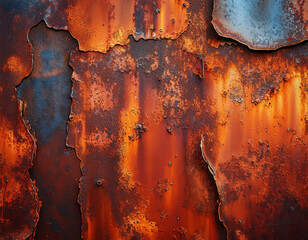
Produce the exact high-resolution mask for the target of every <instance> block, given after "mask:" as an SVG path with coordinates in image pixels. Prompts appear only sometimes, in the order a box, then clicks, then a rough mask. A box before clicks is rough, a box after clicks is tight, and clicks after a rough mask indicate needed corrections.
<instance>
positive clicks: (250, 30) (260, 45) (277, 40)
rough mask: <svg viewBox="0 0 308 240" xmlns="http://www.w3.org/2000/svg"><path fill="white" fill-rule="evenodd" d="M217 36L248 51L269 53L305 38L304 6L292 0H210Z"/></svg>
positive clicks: (307, 24) (306, 19)
mask: <svg viewBox="0 0 308 240" xmlns="http://www.w3.org/2000/svg"><path fill="white" fill-rule="evenodd" d="M213 25H214V27H215V29H216V31H217V32H218V34H219V35H221V36H224V37H229V38H233V39H235V40H237V41H239V42H241V43H244V44H245V45H247V46H248V47H249V48H252V49H258V50H271V49H277V48H280V47H284V46H289V45H294V44H297V43H300V42H302V41H305V40H307V39H308V3H307V1H293V0H257V1H255V0H252V1H250V0H249V1H247V0H240V1H229V0H214V10H213Z"/></svg>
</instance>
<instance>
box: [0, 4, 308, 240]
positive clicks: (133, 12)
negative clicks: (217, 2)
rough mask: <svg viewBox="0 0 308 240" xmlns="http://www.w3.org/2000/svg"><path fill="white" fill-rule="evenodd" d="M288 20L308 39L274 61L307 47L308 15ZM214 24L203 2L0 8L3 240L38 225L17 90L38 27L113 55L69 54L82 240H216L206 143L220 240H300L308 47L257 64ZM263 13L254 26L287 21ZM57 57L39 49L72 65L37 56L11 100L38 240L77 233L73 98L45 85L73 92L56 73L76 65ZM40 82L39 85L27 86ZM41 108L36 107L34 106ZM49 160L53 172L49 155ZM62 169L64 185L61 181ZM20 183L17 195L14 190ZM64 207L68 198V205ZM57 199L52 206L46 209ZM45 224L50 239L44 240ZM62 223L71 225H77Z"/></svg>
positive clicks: (259, 57)
mask: <svg viewBox="0 0 308 240" xmlns="http://www.w3.org/2000/svg"><path fill="white" fill-rule="evenodd" d="M285 2H286V1H285ZM260 3H261V2H260ZM269 3H270V2H265V1H263V2H262V4H269ZM262 4H261V5H262ZM239 6H240V5H239ZM275 6H276V5H275ZM277 6H278V5H277ZM297 6H299V7H298V9H299V11H302V12H301V13H299V12H296V11H297V10H294V11H293V10H292V11H293V12H292V11H291V13H292V14H293V13H294V12H296V14H295V15H296V16H302V18H301V19H299V18H298V19H299V20H298V19H297V18H296V17H295V18H292V17H290V19H291V20H292V21H293V20H294V19H295V20H294V21H295V22H296V21H298V23H300V24H298V25H296V27H294V25H293V26H291V25H289V24H288V23H287V24H285V25H284V26H282V28H283V27H284V29H283V31H284V30H285V28H287V27H290V26H291V28H290V31H288V32H287V33H288V34H291V36H292V34H293V33H294V32H297V33H301V32H302V33H304V35H303V34H302V35H301V34H296V35H295V37H294V36H293V38H289V36H288V37H287V38H285V39H284V40H285V42H284V43H282V42H281V41H278V40H275V41H273V42H271V43H272V44H273V45H274V47H273V46H272V47H271V48H277V47H280V46H284V45H289V44H294V43H297V42H300V41H302V40H303V39H305V37H306V35H305V34H306V31H307V30H306V29H305V24H306V22H305V21H306V20H305V19H306V15H307V14H306V12H307V10H306V9H307V5H305V2H299V3H298V4H297V3H296V4H294V5H293V6H292V7H294V8H293V9H296V8H297ZM215 9H216V6H215ZM259 9H261V8H259ZM212 10H213V5H212V2H211V1H193V0H191V1H189V3H188V2H184V1H141V0H140V1H127V2H125V4H123V1H121V2H120V1H107V0H106V1H99V2H98V1H81V0H75V1H70V2H68V1H44V2H42V3H41V2H40V1H7V2H2V3H1V7H0V13H1V14H0V17H1V20H0V23H1V43H3V44H2V45H1V53H2V54H3V56H5V57H4V58H1V60H0V61H1V65H0V66H1V69H0V70H1V73H0V74H1V75H0V76H1V79H0V99H1V102H0V115H1V123H2V124H1V128H2V132H3V134H2V135H3V136H2V138H1V141H2V145H0V146H1V147H0V153H1V154H2V156H5V158H3V157H2V158H1V166H5V167H3V168H1V170H2V169H3V171H2V172H1V177H2V178H1V179H2V180H1V193H5V194H2V195H1V196H2V199H6V200H5V201H4V200H2V210H3V211H2V212H3V214H2V216H4V217H2V218H1V225H0V227H1V228H0V229H1V231H0V234H1V235H0V238H4V239H7V238H10V237H15V238H16V239H24V238H25V237H26V236H29V235H30V234H31V233H33V231H34V228H35V226H36V223H37V221H38V209H39V202H38V199H37V193H36V189H35V187H34V184H33V182H31V180H30V178H29V174H28V169H29V168H30V163H31V154H32V150H33V148H34V147H35V144H33V141H32V139H31V136H30V135H28V134H27V132H26V128H25V127H24V125H23V123H22V121H21V118H20V112H19V111H18V108H17V105H18V104H17V100H16V99H17V96H16V90H15V89H14V86H15V85H17V84H19V83H20V82H21V80H22V79H23V78H24V77H27V76H28V75H29V74H30V70H31V63H32V62H31V52H30V45H28V43H27V33H28V31H29V30H30V28H31V27H32V26H34V25H35V24H37V23H38V22H39V21H40V20H41V19H44V20H45V21H46V23H47V25H48V26H49V27H54V28H56V29H67V30H69V31H70V32H71V33H72V35H73V36H74V37H76V39H77V41H78V42H79V44H80V46H79V48H80V49H81V50H84V51H88V50H94V51H101V52H103V53H106V51H107V50H108V49H109V48H111V49H110V50H109V51H108V52H107V53H106V54H101V53H98V52H95V53H94V52H87V53H82V52H79V51H75V52H74V53H73V54H72V59H71V66H72V67H73V68H74V84H73V93H72V97H73V104H72V108H71V115H70V120H71V122H70V127H69V129H68V139H67V143H68V144H69V145H71V146H73V147H75V149H76V152H77V155H78V157H79V158H80V160H81V170H82V175H83V176H82V178H81V182H80V196H79V202H80V205H81V211H82V221H83V225H82V236H83V238H84V239H102V238H103V239H110V238H120V239H121V238H122V239H131V238H137V239H138V238H141V239H156V238H162V239H164V238H174V239H202V238H204V239H222V238H225V233H224V228H223V227H222V224H221V223H220V222H219V221H218V216H217V204H216V199H217V193H216V188H215V182H214V181H213V179H212V177H211V175H210V174H209V172H208V171H207V169H206V164H205V163H204V162H203V160H202V156H201V151H200V148H199V144H200V141H201V136H203V138H202V139H203V140H202V152H203V156H204V158H205V160H206V161H207V162H208V163H209V165H210V166H211V167H212V168H211V170H212V171H213V173H214V174H215V176H214V178H215V181H216V185H217V188H218V192H219V196H220V199H221V208H220V210H219V214H220V217H221V219H222V220H223V222H224V224H225V226H226V228H227V230H228V236H229V239H251V238H253V239H262V238H269V239H275V238H278V239H290V238H298V239H301V238H304V237H305V236H307V230H306V225H307V205H308V204H307V196H306V194H305V192H307V184H306V182H307V174H306V172H307V161H305V160H306V159H307V150H306V149H307V147H306V145H307V132H308V130H307V129H308V126H307V122H308V120H307V96H306V95H307V94H306V92H307V73H306V72H307V52H308V51H307V43H304V44H300V45H298V46H293V47H292V48H285V49H281V50H279V51H272V52H256V51H251V50H249V49H247V47H245V46H242V45H240V44H237V43H235V42H234V41H233V40H231V39H225V38H222V37H219V36H218V35H217V34H216V32H215V30H214V28H213V26H212V24H211V15H212ZM268 10H269V11H268V12H262V14H263V15H266V14H267V13H270V14H272V13H275V14H276V13H278V15H279V14H280V12H277V11H274V10H275V8H273V9H272V8H271V9H270V8H268ZM283 10H286V8H284V9H283ZM215 11H216V10H215ZM248 12H249V11H248ZM249 14H250V13H249ZM275 14H274V15H271V16H274V17H275ZM293 15H294V14H293ZM295 15H294V16H295ZM266 16H268V15H266ZM276 16H277V15H276ZM281 16H283V17H285V15H281ZM233 17H237V16H233ZM249 17H254V12H253V13H252V14H251V15H249ZM248 19H250V18H248ZM273 19H274V18H273ZM214 20H215V14H214ZM188 22H189V23H190V24H189V25H188ZM262 23H264V22H262V21H261V24H262ZM290 24H292V22H291V23H290ZM239 26H240V25H239ZM275 27H278V26H275ZM247 29H248V30H249V29H251V28H247ZM277 33H279V31H278V32H277ZM129 35H132V36H133V38H134V39H140V38H144V39H157V40H159V41H143V40H139V41H138V42H135V41H134V40H133V38H130V40H127V38H128V36H129ZM276 35H277V36H278V37H279V34H276ZM276 35H275V36H276ZM37 36H38V37H39V36H40V35H37ZM58 36H59V35H58ZM266 36H267V35H264V37H266ZM271 36H272V35H271ZM302 36H304V38H303V37H302ZM48 38H51V39H52V37H50V35H49V37H48ZM163 38H171V39H173V40H168V41H167V40H162V39H163ZM234 38H235V37H234ZM255 39H256V40H258V39H257V38H255ZM286 39H287V42H286ZM294 39H296V41H295V40H294ZM299 39H301V40H299ZM237 40H238V41H240V40H239V39H237ZM69 41H71V40H69ZM47 42H48V41H47ZM42 43H44V41H42ZM265 43H266V44H268V43H269V42H266V41H265ZM62 44H63V46H62ZM117 44H121V45H126V46H125V47H121V46H116V45H117ZM246 44H247V45H248V46H249V47H252V46H250V45H249V44H248V43H246ZM279 44H280V45H279ZM56 45H57V44H56ZM65 46H66V43H64V42H63V43H61V46H54V45H52V44H51V46H50V47H48V46H46V42H45V45H44V44H43V46H42V48H45V49H53V50H54V49H58V47H59V48H60V49H62V50H63V51H62V50H61V51H60V52H62V53H64V52H65V54H64V55H65V56H64V55H63V54H62V55H61V54H60V55H59V56H58V57H57V55H55V56H54V55H53V54H51V55H50V56H53V57H47V58H45V60H44V54H41V56H40V58H41V60H40V59H39V58H38V59H37V60H34V65H33V67H34V68H33V72H32V74H31V75H30V76H29V78H27V79H25V80H24V82H23V84H22V85H21V86H20V87H21V88H18V89H19V90H18V91H21V89H22V88H24V90H23V91H21V92H23V94H21V95H20V96H19V97H20V98H23V100H24V101H25V103H24V105H23V109H24V111H25V112H24V117H23V118H24V119H28V120H29V121H30V124H31V125H33V128H32V133H33V134H34V133H35V134H36V135H35V137H36V138H37V140H38V148H39V149H38V151H37V165H36V167H35V168H34V170H33V178H35V179H37V181H38V185H39V186H40V188H41V190H40V193H41V194H42V200H43V206H44V204H45V207H43V210H42V220H41V222H40V224H41V225H40V224H39V230H38V231H37V233H38V235H37V238H43V239H44V238H46V236H48V237H50V238H56V237H57V238H59V236H60V235H59V234H63V235H62V236H61V237H63V238H68V237H67V236H68V235H65V233H62V232H61V230H59V229H69V228H72V227H73V225H70V226H68V225H66V224H67V223H65V221H64V219H65V216H68V215H70V214H71V213H72V212H71V213H66V212H65V210H66V208H65V210H64V209H63V208H62V209H60V208H61V205H62V204H63V203H64V202H66V201H67V203H68V202H70V201H71V200H72V196H75V195H76V192H75V191H74V190H72V189H70V190H69V188H70V187H71V186H72V185H74V184H76V179H75V178H76V176H79V175H80V172H79V170H78V172H77V168H76V165H75V164H76V158H75V156H72V154H73V152H72V150H70V149H69V148H67V147H66V146H65V144H64V142H63V140H64V137H65V130H64V123H65V121H66V120H65V119H66V118H67V110H68V104H69V103H70V101H69V100H68V98H67V97H68V95H67V94H68V93H69V87H70V84H68V82H67V81H66V83H65V84H63V89H61V86H62V85H57V81H54V82H52V80H55V79H54V78H53V77H54V76H62V75H61V74H62V73H61V71H62V70H63V69H65V70H64V72H65V74H64V75H65V76H64V75H63V77H64V78H65V79H66V80H67V77H69V75H70V71H67V68H66V67H64V65H65V64H67V62H66V61H67V54H68V52H69V51H70V49H66V50H64V49H63V48H62V47H64V48H65ZM34 51H38V48H34ZM34 55H35V54H34ZM37 55H39V54H37ZM47 55H48V54H47ZM34 57H35V56H34ZM51 59H53V60H51ZM55 59H59V60H55ZM60 59H61V60H60ZM57 61H59V62H61V64H62V65H61V64H60V65H61V67H60V69H62V70H61V71H60V72H57V71H53V70H52V69H53V68H52V69H51V70H52V71H50V69H49V68H48V67H49V66H56V65H57ZM62 61H63V62H62ZM40 62H42V63H44V64H45V65H44V64H43V65H44V67H43V68H42V66H40V64H39V63H40ZM65 62H66V63H65ZM36 64H37V65H36ZM39 69H42V70H43V71H42V72H36V71H39ZM56 69H58V70H59V68H56ZM46 73H47V75H46V76H45V74H46ZM64 78H63V79H64ZM38 79H42V82H44V81H45V82H47V83H48V84H47V85H49V84H51V85H49V86H52V87H51V88H50V89H48V91H47V90H46V92H45V90H44V89H45V88H44V87H43V86H42V85H41V86H40V87H39V88H36V87H35V86H36V85H37V84H35V82H36V80H38ZM48 79H49V80H48ZM56 79H58V80H59V78H56ZM26 82H28V84H26ZM26 85H27V87H25V86H26ZM39 85H40V84H39ZM53 88H54V89H56V90H55V91H56V92H57V96H56V97H55V96H53V97H49V98H47V95H46V96H44V94H46V93H47V92H49V93H51V94H53V93H54V91H52V90H53ZM31 89H32V90H31ZM35 89H37V91H36V90H35ZM33 90H34V91H33ZM62 90H63V94H61V91H62ZM21 92H20V93H21ZM36 92H38V93H41V92H43V96H40V97H37V95H36ZM58 94H59V95H58ZM32 96H33V97H32ZM59 96H61V97H59ZM39 99H42V100H43V103H44V101H47V104H46V105H44V104H43V105H44V106H45V108H43V105H40V104H39V103H35V101H38V100H39ZM26 104H27V106H26ZM52 105H54V108H51V107H50V106H52ZM60 106H61V107H60ZM58 107H60V108H61V111H58V110H59V108H58ZM57 109H58V110H57ZM59 112H60V114H59ZM57 114H58V115H57ZM35 115H37V118H36V116H35ZM39 116H40V117H39ZM42 116H43V117H44V118H42ZM52 116H55V117H52ZM56 116H58V117H56ZM49 117H50V119H49ZM41 118H42V119H41ZM51 119H53V120H55V121H53V120H52V121H50V120H51ZM57 119H60V121H59V122H57ZM44 125H49V127H48V128H44V127H41V126H44ZM55 126H56V127H55ZM27 127H28V128H29V124H27ZM46 135H47V136H48V137H46ZM60 139H61V140H60ZM32 146H34V147H32ZM40 147H41V148H40ZM50 151H52V152H54V153H55V154H54V155H55V157H57V159H53V156H50V155H48V152H50ZM8 153H9V154H8ZM65 153H69V154H68V156H66V155H65ZM18 155H20V156H18ZM15 159H18V161H16V160H15ZM21 159H22V160H21ZM42 159H43V160H42ZM39 161H40V162H41V163H42V161H44V162H45V163H46V165H45V166H43V165H39ZM71 161H74V163H72V162H71ZM15 163H16V164H17V165H16V166H18V167H16V166H15V165H12V164H15ZM65 163H68V164H69V166H72V168H71V170H72V171H73V172H70V173H67V174H66V173H64V169H63V167H64V166H65V167H68V165H65ZM62 164H63V165H62ZM71 164H72V165H71ZM73 166H74V167H73ZM59 168H61V170H59ZM49 173H52V174H51V175H48V174H49ZM61 173H63V174H61ZM8 176H9V177H10V179H11V180H9V182H7V181H6V180H7V177H8ZM72 177H73V178H74V179H72ZM54 178H57V179H56V180H55V179H54ZM14 179H18V181H19V182H18V184H20V186H21V188H18V189H17V188H16V186H12V185H10V184H9V183H10V181H11V182H12V183H13V184H14V183H15V182H16V181H17V180H16V181H15V180H14ZM58 181H59V182H63V183H62V184H61V185H60V184H58V183H57V182H58ZM45 186H48V188H53V190H52V191H49V190H47V188H45ZM14 191H15V192H14ZM64 191H72V192H70V193H69V194H68V195H67V196H64V195H61V193H62V192H64ZM7 192H9V193H10V194H11V193H12V192H14V196H17V198H16V199H18V200H16V201H19V202H18V203H17V204H14V205H12V204H11V203H12V201H11V200H12V199H11V198H7V196H8V195H7ZM55 192H56V193H57V194H59V197H58V198H57V197H48V196H49V195H48V194H49V193H55ZM66 197H68V198H66ZM7 199H9V201H8V200H7ZM21 200H22V201H21ZM14 201H15V200H14ZM16 201H15V202H14V203H16ZM3 205H4V208H3ZM0 206H1V205H0ZM20 207H22V208H20ZM70 207H72V205H70ZM68 208H69V207H68ZM20 209H22V210H20ZM44 209H45V213H44V212H43V211H44ZM55 209H57V210H55ZM72 209H73V208H72ZM7 213H10V214H7ZM58 214H59V215H58ZM74 216H77V215H74ZM5 217H6V218H7V220H6V221H5V220H4V219H5ZM50 221H53V223H52V224H51V226H53V227H55V226H57V227H55V228H53V229H51V231H50V229H48V227H47V225H48V224H49V223H50ZM57 221H58V222H57ZM67 221H70V223H72V219H71V218H68V220H67ZM73 221H76V219H74V220H73ZM76 222H77V221H76ZM72 224H73V223H72ZM74 224H75V223H74ZM74 226H75V225H74ZM2 229H3V230H2ZM52 232H53V233H52ZM55 232H57V234H58V235H53V234H54V233H55ZM70 234H72V232H70ZM74 234H76V232H74ZM70 236H72V235H70ZM74 236H76V235H74ZM61 237H60V238H61Z"/></svg>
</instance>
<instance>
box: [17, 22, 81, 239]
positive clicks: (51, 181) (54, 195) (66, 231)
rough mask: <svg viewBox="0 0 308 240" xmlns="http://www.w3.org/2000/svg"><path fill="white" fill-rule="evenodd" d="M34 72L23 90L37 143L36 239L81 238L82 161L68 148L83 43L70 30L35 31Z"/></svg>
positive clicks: (19, 91) (33, 171) (41, 27)
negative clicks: (75, 67)
mask: <svg viewBox="0 0 308 240" xmlns="http://www.w3.org/2000/svg"><path fill="white" fill-rule="evenodd" d="M29 40H30V43H31V46H32V48H33V69H32V72H31V74H30V75H29V77H27V78H25V79H24V80H23V81H22V83H21V84H20V85H19V86H18V88H17V94H18V98H19V99H20V100H22V102H23V118H24V119H25V121H27V122H28V123H29V125H30V126H31V130H30V131H31V133H32V134H33V135H34V136H35V137H36V139H37V152H36V157H35V161H34V167H33V168H32V169H31V178H32V179H34V180H35V181H36V185H37V187H38V189H39V198H40V200H41V201H42V203H43V204H42V207H41V211H40V220H39V223H38V227H37V230H36V233H35V239H76V240H77V239H80V226H81V219H80V211H79V206H78V204H77V200H76V199H77V195H78V188H77V185H78V182H79V178H80V175H81V174H80V171H79V160H78V159H77V158H76V156H75V152H74V151H73V150H72V149H69V148H67V147H66V146H65V138H66V122H67V120H68V115H69V111H70V105H71V99H70V92H71V80H70V78H71V73H72V70H71V68H70V67H69V65H68V56H69V53H70V51H72V50H74V49H76V47H77V42H76V41H75V40H74V39H73V38H72V37H71V36H70V34H69V33H68V32H66V31H55V30H52V29H48V28H47V27H46V25H45V24H44V22H41V23H40V24H39V25H37V26H35V27H33V28H32V29H31V30H30V32H29Z"/></svg>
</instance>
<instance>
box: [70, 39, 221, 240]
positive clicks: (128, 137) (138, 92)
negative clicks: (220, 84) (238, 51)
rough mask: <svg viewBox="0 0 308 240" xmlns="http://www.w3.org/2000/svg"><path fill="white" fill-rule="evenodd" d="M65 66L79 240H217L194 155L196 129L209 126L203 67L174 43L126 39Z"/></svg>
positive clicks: (208, 193)
mask: <svg viewBox="0 0 308 240" xmlns="http://www.w3.org/2000/svg"><path fill="white" fill-rule="evenodd" d="M71 66H72V67H73V69H74V73H73V79H74V82H73V94H72V98H73V104H72V111H71V115H70V116H71V118H70V119H71V120H72V121H71V122H70V124H69V128H68V140H67V143H68V145H69V146H72V147H74V148H75V149H76V151H77V155H78V157H79V158H80V159H81V161H82V162H81V169H82V174H83V177H82V179H81V183H80V196H79V203H80V205H81V211H82V219H83V226H82V231H83V235H82V236H83V238H84V239H131V238H134V239H169V238H172V237H174V238H175V239H178V238H179V239H181V238H184V239H191V238H192V239H194V238H198V237H199V238H205V239H221V238H222V237H223V236H224V234H223V233H224V231H223V229H222V226H221V224H219V222H218V221H217V215H216V210H215V209H216V194H215V185H213V183H212V181H211V178H210V175H209V173H208V172H207V171H206V168H205V165H204V164H203V163H202V158H201V155H200V154H198V152H199V151H198V145H199V143H198V139H200V135H201V131H200V127H201V126H202V125H203V124H202V123H203V122H204V119H208V120H209V121H210V119H213V120H214V118H215V117H214V116H211V115H210V113H209V112H208V111H201V109H202V108H204V107H205V106H206V104H207V103H208V99H207V98H206V96H205V95H203V94H202V91H197V89H199V88H200V87H201V85H202V81H201V80H200V77H199V76H197V75H195V74H194V73H193V72H197V69H196V67H198V66H201V64H200V59H198V58H197V57H195V56H194V55H192V54H189V53H186V52H184V51H182V50H180V49H178V48H176V45H175V44H174V43H173V42H172V41H169V42H168V41H139V42H135V41H134V40H131V41H130V43H129V44H128V46H127V47H125V48H123V47H116V48H113V49H112V50H110V51H109V52H108V53H107V54H99V53H79V52H75V53H73V54H72V55H71ZM180 69H181V70H180ZM196 91H197V92H196ZM213 120H212V121H213ZM190 126H192V128H190Z"/></svg>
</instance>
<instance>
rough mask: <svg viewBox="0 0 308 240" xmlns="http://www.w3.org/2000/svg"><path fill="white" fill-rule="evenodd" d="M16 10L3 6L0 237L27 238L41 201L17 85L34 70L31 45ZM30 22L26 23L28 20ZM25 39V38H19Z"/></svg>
mask: <svg viewBox="0 0 308 240" xmlns="http://www.w3.org/2000/svg"><path fill="white" fill-rule="evenodd" d="M18 21H19V19H18V17H16V16H14V14H13V13H8V11H7V9H4V8H0V22H1V35H0V36H1V37H0V39H1V46H0V49H1V50H0V52H1V58H0V181H1V183H0V186H1V188H0V199H1V200H0V214H1V215H0V239H25V238H27V237H28V236H29V235H31V234H32V232H33V230H34V228H35V226H36V224H37V221H38V218H39V216H38V213H39V207H40V203H39V200H38V196H37V190H36V187H35V184H34V182H33V181H31V179H30V177H29V172H28V170H29V168H30V167H31V165H32V159H33V155H34V153H35V151H34V150H35V142H34V139H32V137H31V136H30V135H29V133H28V132H27V128H26V127H25V124H24V123H23V122H22V120H21V117H20V115H21V112H20V109H21V107H19V106H20V105H19V102H18V100H17V96H16V89H15V85H17V84H18V83H19V82H20V81H21V79H22V78H23V77H24V76H27V75H28V74H29V73H30V71H31V55H30V46H28V44H27V39H26V38H23V37H24V36H26V31H24V29H23V26H20V25H18V24H17V25H15V26H14V27H15V31H13V32H11V33H12V34H8V33H9V32H10V31H11V29H12V28H11V27H12V25H13V23H15V24H16V23H17V22H18ZM24 24H25V25H26V23H24ZM18 39H22V40H18Z"/></svg>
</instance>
